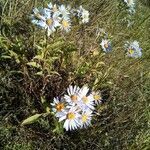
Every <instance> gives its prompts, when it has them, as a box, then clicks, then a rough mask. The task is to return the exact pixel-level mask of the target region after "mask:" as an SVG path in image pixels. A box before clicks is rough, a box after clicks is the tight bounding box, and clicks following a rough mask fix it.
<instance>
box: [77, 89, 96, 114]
mask: <svg viewBox="0 0 150 150" xmlns="http://www.w3.org/2000/svg"><path fill="white" fill-rule="evenodd" d="M88 92H89V88H88V87H86V86H84V87H82V88H81V89H80V91H79V99H80V101H79V103H78V106H79V107H80V108H81V109H82V110H83V111H84V110H86V109H91V110H94V109H95V108H94V98H93V95H92V94H89V95H88Z"/></svg>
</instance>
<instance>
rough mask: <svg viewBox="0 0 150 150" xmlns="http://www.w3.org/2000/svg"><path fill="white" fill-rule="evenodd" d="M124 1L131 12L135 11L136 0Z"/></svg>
mask: <svg viewBox="0 0 150 150" xmlns="http://www.w3.org/2000/svg"><path fill="white" fill-rule="evenodd" d="M124 2H125V3H126V4H127V6H128V7H129V12H131V13H134V12H135V0H124Z"/></svg>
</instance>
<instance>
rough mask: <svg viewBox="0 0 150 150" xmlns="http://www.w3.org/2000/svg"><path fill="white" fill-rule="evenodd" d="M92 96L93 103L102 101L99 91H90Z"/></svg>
mask: <svg viewBox="0 0 150 150" xmlns="http://www.w3.org/2000/svg"><path fill="white" fill-rule="evenodd" d="M92 94H93V98H94V103H95V104H96V105H98V104H100V103H102V96H101V93H100V92H92Z"/></svg>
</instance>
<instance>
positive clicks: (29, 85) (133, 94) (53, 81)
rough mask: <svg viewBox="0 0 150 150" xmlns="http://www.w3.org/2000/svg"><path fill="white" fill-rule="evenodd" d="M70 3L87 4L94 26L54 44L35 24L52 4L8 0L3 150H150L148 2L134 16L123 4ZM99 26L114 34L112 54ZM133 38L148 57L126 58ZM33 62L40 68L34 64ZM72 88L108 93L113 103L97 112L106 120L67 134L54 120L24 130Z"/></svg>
mask: <svg viewBox="0 0 150 150" xmlns="http://www.w3.org/2000/svg"><path fill="white" fill-rule="evenodd" d="M63 2H64V3H66V4H68V3H69V4H70V5H71V6H79V5H81V4H82V5H83V6H84V7H85V8H86V9H87V10H89V11H90V14H91V15H90V23H89V24H88V25H86V26H84V27H83V26H79V25H75V26H74V27H73V28H72V31H71V32H70V33H69V34H62V33H57V34H55V35H54V36H53V37H50V38H48V39H46V37H45V33H44V32H43V31H41V30H40V29H38V28H36V27H35V26H34V25H32V24H31V22H30V19H29V15H30V14H31V12H32V8H33V6H34V5H35V6H42V5H44V4H43V2H42V1H40V0H39V1H36V0H35V1H32V0H21V1H17V0H14V1H13V2H12V1H9V0H3V1H2V0H1V1H0V13H1V18H0V27H1V35H0V149H2V150H3V149H4V150H24V149H26V150H30V149H31V150H34V149H35V150H36V149H40V150H47V149H48V150H49V149H50V150H51V149H67V150H75V149H81V150H84V149H87V150H92V149H95V150H128V149H129V150H148V149H149V148H150V133H149V119H150V116H149V94H150V62H149V59H150V43H149V39H150V28H149V24H150V15H149V14H150V6H149V2H148V0H145V1H137V6H136V13H135V15H133V16H132V17H131V18H130V17H129V16H128V13H127V10H126V6H125V5H124V3H122V1H121V0H93V1H90V0H81V1H78V0H75V1H73V2H72V1H67V0H66V1H63ZM126 19H131V20H133V21H134V24H133V26H132V27H129V28H127V22H126ZM97 28H104V29H105V30H106V32H108V33H109V36H110V38H111V39H112V45H113V51H112V53H109V54H104V53H103V52H102V49H101V47H100V45H99V43H100V42H101V38H102V37H101V36H100V37H97V38H96V30H97ZM126 40H137V41H139V43H140V46H141V47H142V49H143V50H142V52H143V56H142V58H140V59H132V58H127V57H125V54H124V48H123V45H124V43H125V41H126ZM35 56H36V57H37V56H38V58H36V59H33V58H34V57H35ZM33 61H34V62H36V64H34V65H33V64H32V63H29V62H33ZM70 84H77V85H79V86H82V85H84V84H87V85H88V86H89V87H90V88H93V89H95V90H101V91H102V96H103V98H104V100H105V102H104V104H102V105H101V106H100V107H98V108H97V110H98V113H99V114H100V115H98V116H95V117H94V118H93V120H92V126H91V127H89V128H87V129H82V130H76V131H72V132H66V131H63V130H62V129H61V126H60V125H59V124H58V123H57V120H55V118H54V117H53V116H52V115H48V116H47V117H41V118H40V120H38V121H37V122H35V123H34V124H31V125H27V126H21V123H22V121H23V120H24V119H26V118H27V117H29V116H32V115H34V114H36V113H45V112H46V111H47V109H48V108H47V107H50V103H51V102H52V100H53V97H55V96H58V95H62V93H64V92H65V89H66V88H67V87H68V85H70ZM42 98H44V100H45V101H44V102H43V101H42V100H43V99H42Z"/></svg>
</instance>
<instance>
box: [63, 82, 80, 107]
mask: <svg viewBox="0 0 150 150" xmlns="http://www.w3.org/2000/svg"><path fill="white" fill-rule="evenodd" d="M79 90H80V88H79V87H78V86H76V85H75V86H72V85H70V86H69V87H68V88H67V95H65V96H64V98H65V100H66V101H67V102H68V103H69V104H77V103H78V101H79V96H78V95H79Z"/></svg>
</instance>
